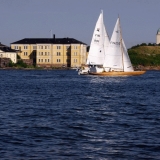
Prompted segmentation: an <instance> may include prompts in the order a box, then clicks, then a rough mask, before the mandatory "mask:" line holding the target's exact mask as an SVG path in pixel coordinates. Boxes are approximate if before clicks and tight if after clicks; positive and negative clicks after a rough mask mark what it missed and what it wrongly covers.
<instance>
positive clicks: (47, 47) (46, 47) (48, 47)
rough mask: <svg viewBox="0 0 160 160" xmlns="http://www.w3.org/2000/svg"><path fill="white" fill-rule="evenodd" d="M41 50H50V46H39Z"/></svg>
mask: <svg viewBox="0 0 160 160" xmlns="http://www.w3.org/2000/svg"><path fill="white" fill-rule="evenodd" d="M39 49H50V46H39Z"/></svg>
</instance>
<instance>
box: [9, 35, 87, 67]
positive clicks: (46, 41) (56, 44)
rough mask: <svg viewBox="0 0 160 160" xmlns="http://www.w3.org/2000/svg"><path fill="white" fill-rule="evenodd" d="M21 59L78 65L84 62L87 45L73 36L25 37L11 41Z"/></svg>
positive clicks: (59, 64)
mask: <svg viewBox="0 0 160 160" xmlns="http://www.w3.org/2000/svg"><path fill="white" fill-rule="evenodd" d="M11 48H12V49H15V50H19V52H18V55H19V56H20V57H21V59H23V60H27V59H28V60H33V63H35V64H36V65H37V66H45V67H62V66H64V67H80V66H81V65H83V64H85V63H86V59H87V57H86V54H87V51H86V50H87V45H86V44H85V43H83V42H81V41H78V40H76V39H74V38H55V35H54V36H53V38H25V39H22V40H19V41H16V42H13V43H11Z"/></svg>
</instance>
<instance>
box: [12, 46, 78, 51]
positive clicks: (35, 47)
mask: <svg viewBox="0 0 160 160" xmlns="http://www.w3.org/2000/svg"><path fill="white" fill-rule="evenodd" d="M69 47H70V46H66V50H68V49H69ZM23 48H24V49H28V46H23ZM14 49H16V50H18V49H21V47H18V46H14ZM36 49H37V46H33V50H36ZM39 49H50V46H41V45H40V46H39ZM57 49H61V46H57ZM73 49H78V46H74V47H73Z"/></svg>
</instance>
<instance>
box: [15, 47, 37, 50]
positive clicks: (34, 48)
mask: <svg viewBox="0 0 160 160" xmlns="http://www.w3.org/2000/svg"><path fill="white" fill-rule="evenodd" d="M23 48H24V49H28V46H23ZM14 49H15V50H18V49H19V50H21V47H19V48H18V46H14ZM36 49H37V46H33V50H36Z"/></svg>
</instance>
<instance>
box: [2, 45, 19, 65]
mask: <svg viewBox="0 0 160 160" xmlns="http://www.w3.org/2000/svg"><path fill="white" fill-rule="evenodd" d="M0 58H9V59H10V60H11V61H12V62H13V63H17V53H16V51H15V50H13V49H11V48H10V47H7V46H5V45H3V44H1V43H0Z"/></svg>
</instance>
